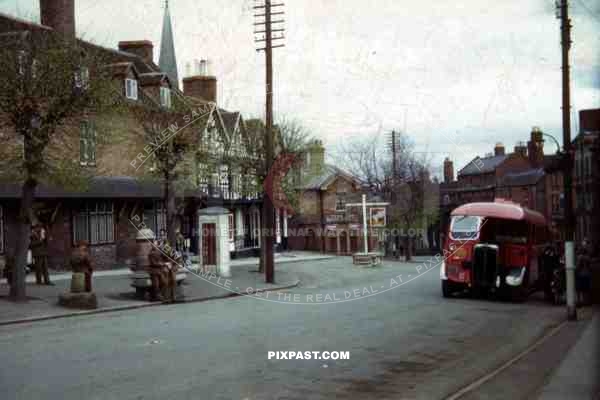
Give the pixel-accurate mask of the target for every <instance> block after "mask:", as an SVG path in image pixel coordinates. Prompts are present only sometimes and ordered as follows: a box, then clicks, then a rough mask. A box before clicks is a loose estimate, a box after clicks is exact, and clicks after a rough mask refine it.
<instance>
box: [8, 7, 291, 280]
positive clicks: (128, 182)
mask: <svg viewBox="0 0 600 400" xmlns="http://www.w3.org/2000/svg"><path fill="white" fill-rule="evenodd" d="M53 4H54V3H53V2H52V1H45V0H41V1H40V11H41V17H42V18H41V22H42V24H35V23H31V22H27V21H23V20H20V19H18V18H14V17H11V16H7V15H0V33H2V34H4V37H9V36H10V35H13V34H15V35H21V34H22V33H23V32H35V33H36V34H49V35H50V34H62V35H68V36H71V37H73V38H75V9H74V7H75V5H74V0H69V1H62V2H61V6H60V7H55V6H53ZM167 23H168V25H169V26H166V27H165V28H163V38H162V45H161V67H159V66H158V65H156V64H155V62H154V58H155V57H154V46H153V44H152V42H150V41H147V40H135V41H122V42H119V44H118V49H109V48H102V47H100V46H97V45H95V44H91V43H89V42H85V41H83V40H79V39H77V41H78V44H79V45H80V46H81V47H82V48H84V49H88V50H89V51H94V52H99V53H101V54H102V55H103V57H102V58H103V59H104V60H106V64H105V65H101V66H100V65H99V66H98V67H102V68H108V69H109V71H110V74H111V77H112V79H113V81H114V82H115V84H116V87H117V88H119V90H120V93H118V94H116V96H120V99H121V100H120V101H123V102H124V103H125V104H126V105H127V107H128V108H127V109H128V110H129V111H127V112H125V113H121V114H120V115H119V116H118V117H117V118H116V119H112V120H110V121H104V120H103V116H102V115H94V114H93V113H85V114H84V113H82V115H79V116H77V117H76V118H72V119H70V120H69V121H66V123H65V124H64V126H63V127H62V128H61V129H62V130H63V132H62V133H61V134H60V135H59V137H60V139H61V142H57V143H50V144H49V146H48V149H47V151H48V152H49V153H51V154H54V155H56V156H57V157H61V158H63V159H68V160H75V161H76V163H78V164H79V167H80V168H81V169H82V170H85V172H86V173H87V174H89V175H91V176H92V178H91V179H90V180H89V182H87V184H86V185H85V188H82V189H80V190H66V189H62V188H60V187H55V186H53V185H50V184H47V183H46V184H40V185H39V186H38V188H37V191H36V201H35V204H34V209H35V215H34V216H33V218H34V220H35V221H37V222H40V223H42V224H44V225H46V226H47V228H48V233H49V262H50V267H51V268H55V269H65V268H68V266H67V260H68V257H69V256H70V254H71V251H72V248H73V246H74V244H75V243H76V242H78V241H80V240H86V241H88V242H89V243H90V244H91V253H92V256H93V257H94V260H95V264H96V268H98V269H106V268H114V267H119V266H123V265H126V264H128V263H130V262H132V260H133V257H134V254H135V237H136V233H137V227H136V224H133V223H132V221H143V223H144V224H145V225H146V226H148V227H149V228H151V229H152V230H153V231H154V232H155V233H156V234H157V235H161V234H163V235H164V232H165V231H166V209H165V205H164V201H163V200H164V197H165V196H164V185H163V184H162V183H161V182H160V179H156V177H154V175H155V174H154V175H153V172H154V171H153V169H154V166H153V161H152V158H151V157H147V154H146V149H147V148H148V138H147V134H146V133H147V132H145V130H144V126H143V125H144V124H143V122H141V121H140V119H139V117H138V115H137V114H136V111H135V110H136V109H138V108H143V107H152V109H157V110H159V112H160V110H165V112H172V111H173V110H177V113H178V114H179V115H180V116H181V115H183V116H191V117H192V118H193V117H194V116H195V115H201V116H202V118H199V119H198V123H197V124H195V125H194V126H193V128H192V129H193V132H192V134H191V136H192V137H196V138H197V139H196V142H195V143H194V145H193V146H194V149H195V150H194V151H192V152H191V153H192V154H191V156H192V162H191V165H192V166H193V171H192V173H191V176H192V178H191V180H193V181H194V182H192V183H191V184H187V185H186V187H185V188H184V189H181V190H180V192H179V193H178V199H179V200H180V201H179V203H180V204H179V207H178V211H177V223H176V225H178V227H179V229H180V231H181V232H182V234H183V235H184V236H185V237H186V238H187V239H189V242H190V245H191V250H192V251H193V252H200V251H201V249H200V248H199V247H200V246H201V245H200V243H199V241H198V234H197V233H198V227H197V221H196V219H197V217H196V213H197V210H198V209H201V208H205V207H209V206H214V205H219V206H222V207H225V208H227V209H228V210H230V212H231V214H230V216H229V221H230V227H229V232H230V233H229V235H230V236H229V241H230V251H231V253H232V256H234V257H235V256H242V255H246V254H254V253H255V252H256V250H257V249H258V247H259V245H260V238H259V235H258V227H259V226H260V224H261V222H260V209H261V207H262V200H261V196H260V190H259V188H258V187H257V185H258V179H257V177H256V173H257V171H255V170H252V169H247V168H246V169H244V170H241V169H240V168H236V165H239V164H240V161H239V160H242V159H243V160H245V161H244V165H246V164H254V165H256V164H257V163H260V162H261V158H260V157H261V156H260V152H259V151H258V149H257V147H256V146H253V145H251V143H254V142H256V140H255V139H256V138H251V137H250V136H251V135H252V134H253V133H252V132H250V131H248V130H246V124H245V121H244V119H243V118H242V116H241V115H240V114H239V113H236V112H228V111H226V110H223V109H222V108H220V107H218V102H217V96H216V95H217V79H216V77H214V76H208V75H206V73H205V72H206V71H196V72H197V75H194V76H189V77H185V78H184V79H183V90H180V89H179V82H178V81H177V79H178V78H177V75H176V74H175V75H174V74H173V71H176V69H177V68H176V64H173V63H175V59H176V58H175V55H174V45H173V37H172V29H171V26H170V15H169V10H168V7H167V9H166V10H165V24H167ZM163 68H164V70H163ZM90 79H93V75H92V76H91V78H90ZM1 117H2V116H0V118H1ZM4 126H5V125H4ZM2 129H4V130H3V131H0V135H2V136H3V137H4V138H6V143H7V144H6V146H3V149H2V152H3V157H4V156H9V155H10V156H15V154H17V155H18V154H19V151H22V150H19V146H20V144H19V143H20V142H19V138H18V136H17V135H16V134H15V133H14V132H11V131H8V130H6V128H2ZM109 131H110V132H109ZM109 133H110V135H109ZM113 134H114V135H113ZM109 136H110V137H113V136H114V137H115V138H118V140H115V141H104V140H102V139H103V138H104V137H109ZM21 146H22V144H21ZM146 161H148V162H146ZM149 177H153V178H152V179H149ZM20 196H21V189H20V184H19V182H18V181H5V182H2V183H1V184H0V256H6V255H11V254H13V253H14V251H15V247H16V243H15V238H16V234H15V232H17V230H16V228H17V227H16V223H17V221H16V216H17V215H18V210H19V204H20ZM280 240H281V239H280Z"/></svg>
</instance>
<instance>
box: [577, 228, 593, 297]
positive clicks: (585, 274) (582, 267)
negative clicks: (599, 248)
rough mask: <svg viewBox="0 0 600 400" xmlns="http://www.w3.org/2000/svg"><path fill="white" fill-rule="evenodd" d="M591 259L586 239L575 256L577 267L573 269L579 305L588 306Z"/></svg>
mask: <svg viewBox="0 0 600 400" xmlns="http://www.w3.org/2000/svg"><path fill="white" fill-rule="evenodd" d="M591 279H592V271H591V259H590V248H589V244H588V241H587V239H584V240H583V242H582V243H581V248H580V249H579V253H578V255H577V265H576V269H575V283H576V288H577V302H578V303H579V304H580V305H587V304H589V298H590V288H591Z"/></svg>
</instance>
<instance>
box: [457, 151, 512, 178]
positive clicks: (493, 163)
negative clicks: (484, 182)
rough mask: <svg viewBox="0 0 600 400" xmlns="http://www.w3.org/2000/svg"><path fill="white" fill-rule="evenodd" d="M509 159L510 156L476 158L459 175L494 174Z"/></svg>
mask: <svg viewBox="0 0 600 400" xmlns="http://www.w3.org/2000/svg"><path fill="white" fill-rule="evenodd" d="M507 158H508V155H500V156H491V157H479V156H477V157H475V158H474V159H473V160H471V162H470V163H468V164H467V165H466V166H465V167H464V168H463V169H461V170H460V171H458V174H459V175H479V174H486V173H489V172H494V171H495V170H496V168H497V167H498V166H499V165H500V164H502V163H503V162H504V160H506V159H507Z"/></svg>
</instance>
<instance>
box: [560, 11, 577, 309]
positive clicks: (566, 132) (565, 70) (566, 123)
mask: <svg viewBox="0 0 600 400" xmlns="http://www.w3.org/2000/svg"><path fill="white" fill-rule="evenodd" d="M557 13H558V15H557V16H558V18H559V19H560V32H561V35H560V36H561V46H562V86H563V87H562V91H563V96H562V123H563V160H562V163H563V187H564V188H563V193H564V196H563V202H564V203H563V204H564V218H565V219H564V222H565V223H564V227H565V238H564V239H565V267H566V275H567V276H566V278H567V279H566V280H567V282H566V283H567V288H566V289H567V318H568V319H569V320H570V321H576V320H577V308H576V304H575V300H576V299H575V244H574V242H573V239H574V233H575V218H574V213H573V196H572V192H573V190H572V188H573V154H572V152H571V91H570V82H571V80H570V71H569V50H570V49H571V43H572V42H571V20H570V19H569V1H568V0H557Z"/></svg>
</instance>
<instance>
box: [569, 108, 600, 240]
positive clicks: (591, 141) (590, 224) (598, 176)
mask: <svg viewBox="0 0 600 400" xmlns="http://www.w3.org/2000/svg"><path fill="white" fill-rule="evenodd" d="M599 136H600V109H593V110H582V111H580V112H579V134H578V135H577V137H576V138H575V139H574V140H573V149H574V151H575V170H574V174H575V177H574V188H575V198H576V201H575V203H574V205H575V214H576V218H577V229H576V232H575V237H576V240H577V241H578V242H581V241H582V240H583V239H586V238H587V239H589V240H591V241H592V243H594V244H595V245H596V246H598V245H599V244H600V237H598V236H599V235H600V233H599V231H600V222H599V219H600V209H599V207H598V206H599V204H598V203H599V199H600V168H599V165H600V160H599V150H600V140H598V137H599ZM596 248H597V247H596Z"/></svg>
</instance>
